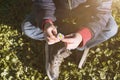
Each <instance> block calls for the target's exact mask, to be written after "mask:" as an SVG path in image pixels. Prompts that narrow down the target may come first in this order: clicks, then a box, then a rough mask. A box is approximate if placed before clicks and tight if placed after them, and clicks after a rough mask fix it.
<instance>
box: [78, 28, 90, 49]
mask: <svg viewBox="0 0 120 80" xmlns="http://www.w3.org/2000/svg"><path fill="white" fill-rule="evenodd" d="M78 33H80V34H81V36H82V43H81V44H80V46H79V47H83V46H84V45H85V44H86V43H87V42H88V41H89V40H90V39H91V38H92V33H91V31H90V29H89V28H82V29H80V30H79V31H78Z"/></svg>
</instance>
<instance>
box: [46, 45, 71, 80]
mask: <svg viewBox="0 0 120 80" xmlns="http://www.w3.org/2000/svg"><path fill="white" fill-rule="evenodd" d="M45 47H46V72H47V75H48V77H49V79H50V80H57V79H58V77H59V73H60V70H59V68H60V66H61V63H62V62H63V61H64V58H67V57H68V56H70V54H71V51H69V50H66V49H65V48H64V47H62V48H60V45H59V44H58V45H57V46H56V45H53V46H48V45H47V44H46V46H45Z"/></svg>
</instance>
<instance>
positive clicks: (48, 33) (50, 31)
mask: <svg viewBox="0 0 120 80" xmlns="http://www.w3.org/2000/svg"><path fill="white" fill-rule="evenodd" d="M46 35H47V36H48V37H50V38H51V39H53V40H56V39H57V38H56V36H55V35H54V34H53V31H52V30H50V29H49V30H48V31H47V32H46Z"/></svg>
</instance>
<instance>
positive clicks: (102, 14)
mask: <svg viewBox="0 0 120 80" xmlns="http://www.w3.org/2000/svg"><path fill="white" fill-rule="evenodd" d="M100 1H102V0H100ZM111 5H112V0H105V1H102V2H101V3H100V5H99V6H97V7H96V10H97V14H96V17H97V18H98V19H97V20H94V21H91V22H89V23H88V24H87V25H86V26H87V27H88V28H89V29H90V30H91V32H92V38H95V37H96V36H98V35H99V34H100V32H101V31H103V30H105V29H106V24H107V22H108V20H109V18H110V16H111ZM93 19H94V17H93Z"/></svg>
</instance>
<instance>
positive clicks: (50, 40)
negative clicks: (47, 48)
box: [46, 37, 60, 44]
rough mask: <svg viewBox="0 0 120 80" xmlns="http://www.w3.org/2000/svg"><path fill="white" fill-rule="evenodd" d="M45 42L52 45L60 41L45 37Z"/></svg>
mask: <svg viewBox="0 0 120 80" xmlns="http://www.w3.org/2000/svg"><path fill="white" fill-rule="evenodd" d="M46 41H47V42H48V43H53V44H54V43H57V42H59V41H60V40H59V39H57V40H53V39H51V38H49V37H47V38H46Z"/></svg>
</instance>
